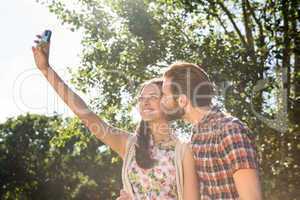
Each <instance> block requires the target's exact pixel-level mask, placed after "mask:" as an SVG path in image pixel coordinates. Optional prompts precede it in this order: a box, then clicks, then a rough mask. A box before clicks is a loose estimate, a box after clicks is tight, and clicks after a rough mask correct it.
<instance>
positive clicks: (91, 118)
mask: <svg viewBox="0 0 300 200" xmlns="http://www.w3.org/2000/svg"><path fill="white" fill-rule="evenodd" d="M38 37H39V38H40V36H38ZM35 42H36V43H38V41H35ZM49 50H50V43H47V44H44V45H42V46H37V47H32V52H33V55H34V60H35V63H36V66H37V68H38V69H39V70H40V71H41V72H42V74H43V75H44V76H45V78H46V79H47V80H48V82H49V83H50V84H51V86H52V87H53V88H54V90H55V91H56V92H57V94H58V95H59V96H60V97H61V99H62V100H63V101H64V102H65V103H66V104H67V105H68V106H69V108H70V109H71V110H72V111H73V112H74V114H76V115H77V116H78V117H79V118H80V119H81V120H82V122H83V123H84V125H85V126H86V127H87V128H88V129H89V130H90V131H91V132H92V133H93V134H94V135H95V136H96V137H97V138H98V139H100V140H101V141H102V142H103V143H105V144H106V145H108V146H110V147H111V148H112V149H113V150H114V151H115V152H117V153H118V154H119V155H120V156H121V157H122V158H123V157H124V154H125V145H126V141H127V138H128V136H129V134H128V133H127V132H125V131H122V130H120V129H117V128H115V127H112V126H110V125H109V124H107V123H105V122H104V121H103V120H102V119H100V118H99V117H98V116H97V115H96V114H95V113H94V112H92V111H91V110H89V108H88V106H87V105H86V104H85V102H84V101H83V100H82V98H81V97H80V96H79V95H77V94H76V93H75V92H73V91H72V90H71V88H69V87H68V85H66V84H65V82H64V81H63V80H62V79H61V78H60V77H59V75H58V74H57V73H56V72H55V71H54V70H53V69H52V68H51V67H50V65H49Z"/></svg>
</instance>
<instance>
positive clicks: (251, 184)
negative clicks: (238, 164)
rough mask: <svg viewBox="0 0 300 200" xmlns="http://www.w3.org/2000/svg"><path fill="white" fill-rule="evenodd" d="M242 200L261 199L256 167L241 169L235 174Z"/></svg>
mask: <svg viewBox="0 0 300 200" xmlns="http://www.w3.org/2000/svg"><path fill="white" fill-rule="evenodd" d="M233 179H234V183H235V186H236V189H237V191H238V193H239V197H240V199H241V200H261V199H262V194H261V189H260V181H259V176H258V172H257V170H256V169H239V170H237V171H236V172H235V173H234V174H233Z"/></svg>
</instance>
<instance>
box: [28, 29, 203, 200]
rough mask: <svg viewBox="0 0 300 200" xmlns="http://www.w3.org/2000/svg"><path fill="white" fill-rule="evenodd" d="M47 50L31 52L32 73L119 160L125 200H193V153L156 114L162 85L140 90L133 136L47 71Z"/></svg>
mask: <svg viewBox="0 0 300 200" xmlns="http://www.w3.org/2000/svg"><path fill="white" fill-rule="evenodd" d="M38 38H40V36H39V35H38ZM35 42H36V43H39V41H35ZM49 48H50V43H48V44H43V45H38V46H37V47H32V52H33V55H34V60H35V63H36V66H37V68H38V69H39V70H40V71H41V72H42V74H43V75H44V76H45V77H46V79H47V80H48V82H49V83H50V84H51V85H52V87H53V88H54V89H55V91H56V92H57V93H58V95H59V96H60V97H61V98H62V99H63V101H64V102H65V103H66V104H67V105H68V106H69V107H70V109H71V110H72V111H73V112H74V113H75V114H76V115H77V116H78V117H79V118H80V119H81V120H82V122H83V123H84V124H85V126H86V127H87V128H88V129H89V130H90V131H91V133H93V134H94V135H95V136H96V137H97V138H98V139H99V140H101V141H102V142H103V143H105V144H106V145H108V146H110V148H111V149H112V150H113V151H115V152H117V153H118V155H119V156H121V158H122V159H123V169H122V181H123V185H124V190H125V191H126V193H127V194H128V195H129V198H131V199H164V200H168V199H170V200H171V199H172V200H173V199H179V200H182V199H183V200H193V199H195V200H196V199H198V185H197V176H196V170H195V165H194V160H193V155H192V151H191V149H190V147H189V146H188V145H186V144H184V143H182V142H180V141H179V140H178V139H177V138H175V137H173V136H172V135H171V132H170V130H171V129H169V124H168V121H167V120H166V117H165V115H164V114H163V112H162V111H161V109H160V98H161V87H162V81H161V80H156V79H154V80H151V81H148V82H147V83H145V84H144V85H143V87H142V89H141V91H140V94H139V97H138V107H139V112H140V115H141V118H142V121H141V122H140V124H139V126H138V128H137V130H136V134H135V135H132V134H129V133H127V132H126V131H123V130H120V129H117V128H115V127H112V126H110V125H108V124H107V123H105V122H104V121H103V120H102V119H101V118H99V116H97V115H96V114H95V113H94V112H92V111H90V110H89V108H88V107H87V105H86V104H85V102H84V101H83V100H82V99H81V98H80V97H79V96H78V95H77V94H76V93H74V92H73V91H72V90H71V89H70V88H69V87H68V86H67V85H66V84H65V83H64V82H63V80H62V79H61V78H60V77H59V76H58V74H57V73H56V72H55V71H54V70H53V69H52V68H51V67H50V65H49V61H48V60H49ZM185 183H187V184H185ZM127 197H128V196H127ZM127 197H126V198H127ZM122 198H125V197H124V196H123V197H120V198H119V199H122Z"/></svg>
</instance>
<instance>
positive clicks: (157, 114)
mask: <svg viewBox="0 0 300 200" xmlns="http://www.w3.org/2000/svg"><path fill="white" fill-rule="evenodd" d="M160 99H161V88H160V87H159V86H158V85H156V84H154V83H152V84H151V83H150V84H147V85H145V86H144V88H143V89H142V91H141V93H140V96H139V97H138V107H139V113H140V115H141V117H142V119H143V120H144V121H157V120H161V119H164V118H165V116H164V114H163V112H162V110H161V109H160Z"/></svg>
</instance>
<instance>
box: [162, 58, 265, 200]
mask: <svg viewBox="0 0 300 200" xmlns="http://www.w3.org/2000/svg"><path fill="white" fill-rule="evenodd" d="M162 92H163V97H162V106H163V108H164V109H165V112H166V114H167V115H168V117H169V118H170V119H171V120H172V119H180V118H181V119H183V120H185V121H187V122H190V123H192V124H193V135H192V141H191V144H192V148H193V152H194V158H195V161H196V167H197V174H198V180H199V185H200V190H199V192H200V196H201V199H203V200H208V199H214V200H215V199H222V200H223V199H242V200H244V199H245V200H248V199H249V200H250V199H251V200H259V199H261V198H262V197H261V190H260V181H259V176H258V164H257V159H256V151H255V148H254V145H253V142H252V141H251V139H250V134H249V130H248V128H247V127H246V126H245V125H244V124H242V123H241V122H240V121H239V120H238V119H236V118H234V117H232V116H230V115H228V114H225V113H223V112H221V111H220V110H219V109H218V108H217V107H213V106H212V105H211V99H212V97H213V93H214V92H213V87H212V84H211V82H210V81H209V78H208V75H207V74H206V72H205V71H204V70H203V69H202V68H200V67H199V66H197V65H194V64H191V63H175V64H173V65H171V66H170V67H169V68H168V70H167V71H166V72H165V74H164V83H163V89H162Z"/></svg>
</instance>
